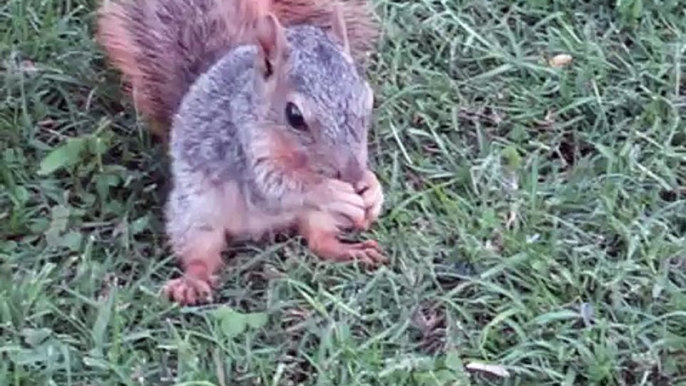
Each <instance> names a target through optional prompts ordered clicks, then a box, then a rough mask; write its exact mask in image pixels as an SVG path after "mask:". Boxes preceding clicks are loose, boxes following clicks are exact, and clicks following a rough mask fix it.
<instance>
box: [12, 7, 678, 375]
mask: <svg viewBox="0 0 686 386" xmlns="http://www.w3.org/2000/svg"><path fill="white" fill-rule="evenodd" d="M680 1H681V0H666V1H658V0H616V1H604V0H595V1H570V0H516V1H507V0H490V1H487V0H443V1H439V0H420V1H400V0H374V2H375V4H376V6H377V11H378V14H379V16H380V17H381V18H382V20H383V25H384V38H383V41H382V43H381V46H380V53H379V55H378V56H377V57H376V58H375V60H374V63H373V64H372V66H371V68H370V69H369V76H370V78H371V80H372V82H373V85H374V88H375V90H376V94H377V100H378V103H377V105H378V107H377V108H376V110H375V111H376V116H375V120H374V127H373V131H372V135H371V142H370V157H371V161H372V163H373V166H374V168H375V170H376V171H377V172H378V174H379V178H380V180H381V183H382V185H383V186H384V188H385V192H386V206H385V211H384V214H383V215H382V217H381V219H380V221H379V222H378V223H377V224H376V225H375V226H374V227H373V229H372V230H371V231H370V232H368V234H365V235H363V236H364V237H370V238H375V239H377V240H379V242H380V243H381V244H382V245H383V247H384V248H385V250H386V251H387V255H388V257H389V258H390V263H389V264H388V265H387V266H385V267H382V268H380V269H378V270H372V271H370V270H366V269H365V268H364V267H362V266H357V265H354V264H348V265H342V264H338V265H336V264H330V263H323V262H320V261H318V260H317V259H316V258H315V257H314V256H312V255H311V254H310V253H309V252H308V251H307V249H306V248H305V247H303V246H302V242H301V240H299V239H298V238H292V239H283V240H279V241H278V242H275V243H266V244H246V245H236V246H234V247H233V248H232V250H230V251H228V252H229V253H227V259H226V261H227V266H226V269H225V270H224V271H223V274H222V284H221V289H220V290H219V291H218V293H217V294H216V296H215V298H216V299H215V300H216V302H215V304H211V305H209V306H205V307H195V308H186V309H183V308H180V307H178V306H175V305H173V304H171V303H169V302H167V301H165V300H163V299H162V298H160V296H159V290H160V287H161V286H162V284H163V283H164V282H165V280H167V279H168V278H170V277H172V276H175V275H178V269H177V266H176V265H175V262H174V260H173V258H172V257H171V256H170V253H169V249H168V248H167V246H166V240H165V237H164V233H163V223H162V219H163V217H162V210H161V207H162V204H163V202H164V199H165V196H166V192H167V189H168V183H169V173H168V164H167V159H166V158H165V154H164V149H163V148H162V146H161V145H160V144H159V143H157V142H156V141H155V140H154V139H153V138H152V137H151V136H150V135H149V133H148V131H147V128H146V126H145V123H144V122H142V120H141V119H140V118H139V117H137V116H136V114H135V111H134V109H133V106H132V104H131V103H130V100H129V99H128V98H126V97H125V96H123V95H122V93H121V92H120V91H119V86H120V80H119V76H118V73H116V72H115V71H113V70H112V69H111V68H109V67H107V66H106V64H105V61H104V58H103V53H102V51H101V50H100V49H99V48H98V46H97V45H96V44H95V43H94V41H93V25H94V15H93V10H94V7H95V2H94V1H93V0H90V1H89V0H62V1H57V0H53V1H50V0H5V1H4V2H3V4H2V5H0V60H2V62H0V74H1V75H2V79H1V80H0V82H1V83H0V386H4V385H15V386H18V385H30V386H33V385H75V386H76V385H83V386H85V385H103V386H105V385H131V386H133V385H139V386H141V385H188V386H190V385H206V386H210V385H216V386H225V385H297V384H303V385H336V386H343V385H427V386H428V385H444V384H445V385H686V72H684V69H685V68H686V7H685V6H684V5H683V3H682V4H681V5H680V4H679V2H680ZM560 55H570V57H571V61H569V60H561V59H564V58H565V57H564V56H560ZM567 59H569V57H567Z"/></svg>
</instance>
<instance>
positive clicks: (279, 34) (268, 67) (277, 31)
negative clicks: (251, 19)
mask: <svg viewBox="0 0 686 386" xmlns="http://www.w3.org/2000/svg"><path fill="white" fill-rule="evenodd" d="M256 30H257V44H258V46H259V48H260V56H261V59H262V60H263V63H264V66H265V68H264V71H265V76H270V75H271V74H272V73H273V72H274V71H275V69H276V68H278V66H279V65H281V64H282V63H283V62H284V60H285V59H286V55H287V45H288V42H287V41H286V32H285V31H284V29H283V27H282V26H281V23H279V20H278V19H277V18H276V16H274V15H273V14H271V13H270V14H268V15H267V16H265V17H262V18H261V19H260V20H258V22H257V26H256Z"/></svg>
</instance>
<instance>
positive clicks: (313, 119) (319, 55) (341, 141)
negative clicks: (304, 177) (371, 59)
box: [256, 7, 374, 184]
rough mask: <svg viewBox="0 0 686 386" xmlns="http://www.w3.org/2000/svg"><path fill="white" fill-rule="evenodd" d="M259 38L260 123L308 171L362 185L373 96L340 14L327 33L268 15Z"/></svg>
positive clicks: (336, 12) (336, 11) (259, 28)
mask: <svg viewBox="0 0 686 386" xmlns="http://www.w3.org/2000/svg"><path fill="white" fill-rule="evenodd" d="M256 31H257V42H258V48H259V54H258V56H257V60H258V63H257V65H258V69H259V71H260V73H261V75H262V76H261V77H259V78H260V79H258V83H259V84H258V87H259V88H260V89H262V90H263V91H264V95H265V96H266V100H267V102H268V104H269V109H268V112H267V114H266V118H265V119H266V122H264V123H265V124H266V125H269V126H271V127H275V128H276V129H277V130H278V131H279V135H280V136H281V137H282V138H284V140H285V141H287V142H288V143H289V147H290V146H292V147H293V151H296V152H298V153H299V154H298V156H299V157H305V159H306V160H307V166H308V167H309V168H312V169H313V170H314V171H316V172H318V173H321V174H323V175H326V176H328V177H333V178H340V179H342V180H344V181H347V182H350V183H353V184H354V183H356V182H358V181H360V180H361V178H362V176H363V173H364V171H365V169H366V167H367V132H368V129H369V125H370V121H371V115H372V108H373V101H374V95H373V91H372V89H371V87H370V85H369V83H368V82H367V80H366V79H365V78H364V75H363V74H361V72H360V71H359V70H358V68H357V66H356V65H355V63H354V61H353V59H352V57H351V55H350V47H349V44H348V38H347V31H346V26H345V22H344V19H343V17H342V15H341V13H340V10H339V8H338V7H335V8H334V12H333V13H332V20H331V29H330V30H329V31H325V30H322V29H320V28H317V27H314V26H309V25H302V26H292V27H289V28H283V27H282V26H281V25H280V23H279V22H278V20H277V19H276V17H274V16H272V15H269V16H266V17H264V18H263V19H261V20H260V21H259V22H258V23H257V30H256Z"/></svg>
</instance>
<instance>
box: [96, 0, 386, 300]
mask: <svg viewBox="0 0 686 386" xmlns="http://www.w3.org/2000/svg"><path fill="white" fill-rule="evenodd" d="M378 36H379V31H378V25H377V24H376V22H375V21H374V20H373V13H372V11H371V9H370V6H369V4H367V3H366V0H347V1H341V2H334V1H333V0H271V1H269V0H109V1H107V0H105V2H104V3H102V5H101V7H100V10H99V18H98V40H99V42H100V44H101V45H102V46H103V48H104V49H105V51H106V53H107V55H108V58H109V60H110V62H111V63H112V64H113V65H114V66H115V67H116V68H118V69H119V70H120V71H121V72H122V73H123V76H124V79H125V80H126V81H127V84H128V89H129V90H130V91H131V94H132V96H133V100H134V103H135V105H136V106H137V108H138V109H139V110H140V111H141V113H142V115H143V116H144V117H145V118H146V119H148V120H149V121H150V123H151V126H153V127H154V128H155V129H154V132H155V133H156V134H159V135H161V136H163V137H165V138H167V134H168V135H169V136H168V140H169V151H170V155H171V160H172V166H171V171H172V175H173V187H172V190H171V192H170V195H169V198H168V201H167V204H166V207H165V215H166V230H167V235H168V237H169V240H170V244H171V246H172V249H173V251H174V253H175V254H176V255H177V256H178V257H179V259H180V261H181V265H182V267H183V271H184V275H183V276H182V277H181V278H178V279H174V280H170V281H169V282H167V283H166V285H165V287H164V293H165V294H166V295H167V296H168V297H169V298H171V299H172V300H173V301H176V302H178V303H181V304H195V303H198V302H203V301H209V300H211V296H212V291H213V290H212V288H213V287H214V285H215V281H216V273H217V271H218V269H219V268H220V266H221V264H222V259H221V252H222V250H223V249H224V247H225V244H226V236H227V235H228V236H229V238H230V239H234V240H237V239H245V238H253V239H257V238H260V237H262V236H263V235H265V234H267V233H270V232H272V231H279V230H286V229H290V228H295V229H297V231H298V233H300V234H301V235H302V236H303V237H304V239H305V240H306V241H307V243H308V246H309V248H310V249H311V250H312V251H313V252H315V253H316V254H317V255H319V256H320V257H321V258H323V259H330V260H335V261H346V260H359V261H362V262H365V263H370V264H377V263H382V262H385V261H386V258H385V256H384V255H383V253H382V251H381V249H380V247H379V246H378V244H377V243H376V242H375V241H374V240H367V241H365V242H361V243H346V242H343V241H341V240H340V239H339V237H340V235H341V234H342V232H343V231H345V230H347V229H357V230H364V229H368V227H369V226H370V224H371V223H372V222H374V221H375V220H376V219H377V218H378V216H379V214H380V212H381V207H382V204H383V200H384V197H383V191H382V189H381V185H380V184H379V181H378V180H377V178H376V176H375V174H374V173H373V172H372V171H371V170H369V168H368V166H367V164H368V162H367V132H368V127H369V125H370V120H371V115H372V108H373V91H372V89H371V87H370V85H369V83H368V81H367V80H366V79H365V78H364V75H363V71H362V63H363V62H364V58H365V57H366V55H367V54H368V53H369V52H370V51H371V50H372V49H373V48H374V46H375V43H376V41H377V39H378Z"/></svg>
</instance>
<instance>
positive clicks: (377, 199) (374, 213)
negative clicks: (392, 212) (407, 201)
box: [355, 170, 384, 230]
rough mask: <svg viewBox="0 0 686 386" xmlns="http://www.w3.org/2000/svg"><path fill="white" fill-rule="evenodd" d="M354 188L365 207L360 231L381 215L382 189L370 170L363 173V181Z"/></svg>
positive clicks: (367, 227)
mask: <svg viewBox="0 0 686 386" xmlns="http://www.w3.org/2000/svg"><path fill="white" fill-rule="evenodd" d="M355 187H356V188H357V191H358V192H359V194H360V195H361V196H362V200H363V201H364V206H365V218H364V221H363V222H362V224H361V227H360V229H363V230H367V229H369V227H370V226H371V225H372V223H373V222H374V221H376V219H377V218H379V215H380V214H381V209H382V207H383V203H384V195H383V189H382V188H381V184H380V183H379V180H378V179H377V178H376V174H374V172H372V171H371V170H367V171H366V172H365V174H364V179H363V180H362V181H360V182H359V183H357V185H356V186H355Z"/></svg>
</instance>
